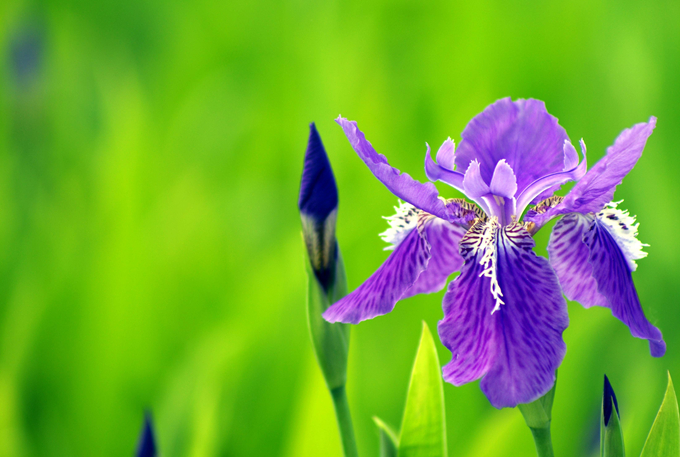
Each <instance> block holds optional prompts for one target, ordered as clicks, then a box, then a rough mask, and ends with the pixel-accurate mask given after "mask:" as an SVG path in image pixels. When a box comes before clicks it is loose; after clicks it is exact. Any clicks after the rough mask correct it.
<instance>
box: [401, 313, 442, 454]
mask: <svg viewBox="0 0 680 457" xmlns="http://www.w3.org/2000/svg"><path fill="white" fill-rule="evenodd" d="M446 455H447V453H446V420H445V412H444V387H443V384H442V375H441V367H440V365H439V358H438V357H437V349H436V347H435V345H434V340H433V339H432V334H431V333H430V329H429V328H428V327H427V324H425V323H424V322H423V332H422V335H421V337H420V346H419V347H418V354H417V355H416V361H415V363H414V365H413V372H412V373H411V383H410V385H409V389H408V395H407V397H406V408H405V409H404V417H403V419H402V424H401V436H400V437H399V457H420V456H423V457H425V456H426V457H439V456H441V457H443V456H446Z"/></svg>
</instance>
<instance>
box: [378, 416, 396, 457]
mask: <svg viewBox="0 0 680 457" xmlns="http://www.w3.org/2000/svg"><path fill="white" fill-rule="evenodd" d="M373 422H375V425H377V426H378V429H379V430H380V457H397V442H398V441H399V440H398V438H397V434H396V433H395V432H394V430H392V428H391V427H390V426H389V425H387V424H386V423H385V422H383V421H382V420H380V418H378V417H376V416H373Z"/></svg>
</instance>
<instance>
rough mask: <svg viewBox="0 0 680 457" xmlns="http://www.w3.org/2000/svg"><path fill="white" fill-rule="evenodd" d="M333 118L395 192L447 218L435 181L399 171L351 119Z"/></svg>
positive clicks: (362, 157)
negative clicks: (416, 177)
mask: <svg viewBox="0 0 680 457" xmlns="http://www.w3.org/2000/svg"><path fill="white" fill-rule="evenodd" d="M336 122H337V123H338V124H340V126H341V127H342V129H343V131H344V132H345V135H346V136H347V139H348V140H349V142H350V144H351V145H352V147H353V148H354V150H355V151H356V153H357V154H359V157H361V159H362V160H363V161H364V163H366V165H368V168H369V169H370V170H371V172H373V174H374V175H375V177H376V178H378V179H379V180H380V182H382V183H383V184H384V185H385V186H386V187H387V188H388V189H389V190H390V191H391V192H392V193H393V194H394V195H396V196H397V197H399V198H401V199H402V200H404V201H406V202H408V203H410V204H412V205H413V206H415V207H416V208H419V209H422V210H423V211H426V212H428V213H430V214H434V215H435V216H438V217H441V218H443V219H446V218H447V212H446V205H445V204H444V202H443V201H442V200H441V199H439V192H438V191H437V188H436V187H435V186H434V184H432V183H430V182H428V183H421V182H419V181H416V180H415V179H413V178H411V176H409V175H408V174H406V173H401V172H400V171H399V170H397V169H396V168H394V167H391V166H390V164H389V163H387V159H386V158H385V156H384V155H382V154H378V153H377V152H376V151H375V149H373V146H372V145H371V143H370V142H369V141H368V140H366V137H365V136H364V134H363V133H362V132H361V130H359V128H358V127H357V123H356V122H354V121H348V120H347V119H345V118H342V117H338V118H337V119H336Z"/></svg>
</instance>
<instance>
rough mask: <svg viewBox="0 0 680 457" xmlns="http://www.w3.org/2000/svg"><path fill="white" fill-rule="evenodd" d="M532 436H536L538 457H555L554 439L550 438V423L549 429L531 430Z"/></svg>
mask: <svg viewBox="0 0 680 457" xmlns="http://www.w3.org/2000/svg"><path fill="white" fill-rule="evenodd" d="M531 434H532V435H533V436H534V443H535V444H536V453H537V454H538V457H554V456H555V453H554V452H553V447H552V439H551V438H550V423H549V422H548V426H547V427H543V428H531Z"/></svg>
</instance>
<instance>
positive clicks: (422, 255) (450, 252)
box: [323, 213, 464, 324]
mask: <svg viewBox="0 0 680 457" xmlns="http://www.w3.org/2000/svg"><path fill="white" fill-rule="evenodd" d="M419 217H420V219H419V221H418V225H417V226H416V227H413V228H411V230H410V231H409V232H408V233H407V234H405V236H404V237H403V239H402V240H401V241H400V242H399V244H398V245H397V246H396V248H395V249H394V251H393V252H392V254H390V256H389V257H388V258H387V260H386V261H385V262H384V263H383V264H382V265H381V266H380V268H378V270H376V272H375V273H373V275H371V277H369V278H368V279H367V280H366V281H365V282H364V283H363V284H362V285H360V286H359V287H358V288H357V289H356V290H354V292H352V293H351V294H349V295H347V296H346V297H344V298H343V299H342V300H340V301H338V302H337V303H335V304H333V305H332V306H331V307H330V308H328V309H327V310H326V312H325V313H324V314H323V317H324V319H326V320H327V321H329V322H345V323H352V324H357V323H359V322H361V321H364V320H366V319H372V318H374V317H376V316H380V315H383V314H387V313H389V312H390V311H392V310H393V309H394V305H395V304H396V303H397V302H398V301H399V300H401V299H404V298H407V297H411V296H413V295H416V294H420V293H430V292H435V291H437V290H441V288H442V287H444V285H445V284H446V278H448V276H449V275H451V274H452V273H453V272H455V271H457V270H458V269H459V268H460V266H461V265H462V263H463V261H462V258H461V257H460V254H459V253H458V251H457V247H458V241H459V240H460V238H461V237H462V235H463V234H464V231H463V229H461V228H460V227H458V226H456V225H453V224H451V223H449V222H447V221H444V220H442V219H439V218H437V217H434V216H432V215H429V214H425V213H420V216H419Z"/></svg>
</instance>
